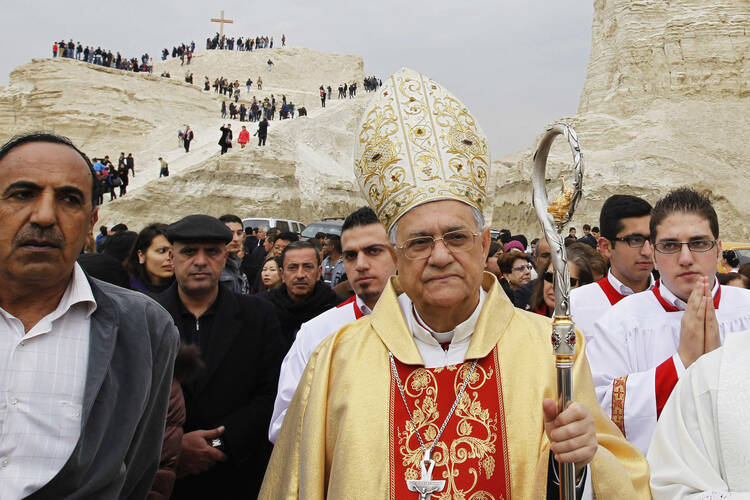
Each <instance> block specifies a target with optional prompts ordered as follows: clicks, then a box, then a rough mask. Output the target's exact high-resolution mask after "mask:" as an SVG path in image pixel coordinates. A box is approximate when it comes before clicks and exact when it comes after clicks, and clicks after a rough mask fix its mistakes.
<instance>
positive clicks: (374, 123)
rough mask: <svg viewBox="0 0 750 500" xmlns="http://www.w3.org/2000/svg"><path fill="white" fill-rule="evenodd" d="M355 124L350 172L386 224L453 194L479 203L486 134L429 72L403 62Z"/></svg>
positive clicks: (482, 196) (487, 164)
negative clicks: (358, 123)
mask: <svg viewBox="0 0 750 500" xmlns="http://www.w3.org/2000/svg"><path fill="white" fill-rule="evenodd" d="M358 131H359V133H358V134H357V137H356V139H355V141H356V144H355V160H354V174H355V176H356V177H357V181H358V182H359V186H360V189H361V190H362V193H363V194H364V196H365V198H366V199H367V200H368V202H369V204H370V206H371V207H372V209H373V210H374V211H375V213H376V214H377V216H378V218H379V219H380V221H381V222H382V223H383V225H385V227H386V229H390V228H391V227H392V226H393V224H394V223H395V222H396V221H397V220H398V219H399V218H400V217H401V216H402V215H404V214H405V213H406V212H408V211H409V210H411V209H412V208H414V207H416V206H418V205H421V204H423V203H427V202H430V201H437V200H458V201H462V202H464V203H467V204H468V205H470V206H472V207H475V208H477V209H478V210H479V211H480V212H481V211H482V210H483V207H484V204H485V202H486V198H487V181H488V173H489V169H490V153H489V148H488V146H487V138H486V137H485V135H484V133H483V132H482V129H481V128H480V127H479V125H478V124H477V122H476V120H475V119H474V117H473V116H472V115H471V113H469V110H468V109H466V107H465V106H464V105H463V104H462V103H461V101H459V100H458V99H456V98H455V97H454V96H453V95H452V94H451V93H450V92H448V91H447V90H446V89H445V88H443V87H442V86H440V85H439V84H438V83H436V82H435V81H433V80H431V79H430V78H429V77H427V76H425V75H423V74H421V73H417V72H416V71H413V70H410V69H407V68H402V69H401V70H399V71H398V72H397V73H395V74H393V75H391V77H390V78H389V79H388V80H387V81H385V82H383V86H382V87H381V88H380V89H379V90H378V91H377V93H376V94H375V96H374V97H373V98H372V100H371V101H370V103H369V104H368V106H367V109H366V110H365V114H364V117H363V119H362V123H361V125H360V127H359V129H358Z"/></svg>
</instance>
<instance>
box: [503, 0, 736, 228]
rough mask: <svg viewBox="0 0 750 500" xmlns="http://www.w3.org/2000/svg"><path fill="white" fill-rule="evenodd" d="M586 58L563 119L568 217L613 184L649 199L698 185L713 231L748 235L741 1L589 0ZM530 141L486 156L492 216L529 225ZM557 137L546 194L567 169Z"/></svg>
mask: <svg viewBox="0 0 750 500" xmlns="http://www.w3.org/2000/svg"><path fill="white" fill-rule="evenodd" d="M594 6H595V9H594V20H593V30H592V49H591V59H590V62H589V67H588V75H587V79H586V84H585V85H584V88H583V92H582V95H581V102H580V105H579V109H578V114H577V115H576V116H573V117H561V118H560V120H561V121H566V122H568V123H570V124H572V125H573V126H574V128H575V129H576V131H577V133H578V138H579V139H580V142H581V148H582V151H583V153H584V166H585V173H584V186H583V187H584V197H583V201H582V202H581V203H580V204H579V205H578V210H577V212H576V216H575V218H574V220H573V222H572V224H571V225H573V226H579V227H580V226H581V225H583V224H584V223H589V224H591V225H592V226H593V225H598V223H599V210H600V208H601V205H602V203H603V202H604V200H605V199H606V198H607V197H609V196H610V195H612V194H616V193H626V194H634V195H638V196H642V197H644V198H645V199H647V200H648V201H650V202H651V203H654V202H655V201H656V200H658V199H659V198H660V197H662V196H663V195H664V194H666V193H667V192H668V191H669V190H670V189H672V188H675V187H678V186H683V185H684V186H690V187H692V188H695V189H697V190H699V191H701V192H704V193H706V194H708V195H709V196H710V197H711V199H712V200H713V202H714V206H715V208H716V210H717V212H718V214H719V223H720V227H721V236H722V238H723V239H724V240H733V239H745V240H746V239H748V238H750V224H747V214H748V213H750V196H748V192H747V185H748V184H747V182H746V179H747V174H746V171H747V165H750V141H748V140H747V131H748V130H749V127H750V58H748V54H750V9H749V8H748V2H747V0H711V1H705V0H684V1H680V2H664V1H662V0H642V1H638V2H633V1H632V0H596V1H595V3H594ZM542 129H543V127H542V128H540V136H539V137H537V139H536V140H535V141H534V143H533V147H530V149H529V150H526V151H521V152H517V153H514V154H511V155H508V156H505V157H503V158H500V159H499V160H498V161H496V162H495V163H494V165H495V166H496V167H498V168H497V170H498V172H497V175H496V179H497V183H498V186H497V187H498V189H497V195H496V203H495V209H494V218H493V219H494V221H493V226H494V227H498V228H499V227H509V228H514V231H524V232H526V234H530V235H534V234H539V233H540V229H539V223H538V221H537V219H536V216H535V215H534V211H533V208H532V206H531V196H530V193H531V181H530V178H531V177H530V172H531V166H532V155H533V153H534V149H535V148H536V144H537V143H538V141H539V139H540V137H541V132H542ZM571 164H572V161H571V156H570V152H569V150H568V146H567V144H565V141H564V140H560V139H558V140H557V141H556V142H555V145H554V147H553V151H552V153H551V154H550V159H549V163H548V168H547V175H548V179H549V182H548V190H549V191H550V194H552V193H553V192H557V190H558V189H559V180H558V179H559V176H560V172H561V170H562V171H564V172H569V171H570V165H571Z"/></svg>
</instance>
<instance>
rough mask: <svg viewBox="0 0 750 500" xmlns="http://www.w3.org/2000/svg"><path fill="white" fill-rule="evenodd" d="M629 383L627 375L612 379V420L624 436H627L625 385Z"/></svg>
mask: <svg viewBox="0 0 750 500" xmlns="http://www.w3.org/2000/svg"><path fill="white" fill-rule="evenodd" d="M627 383H628V376H627V375H626V376H624V377H620V378H616V379H615V380H614V381H612V422H614V423H615V425H616V426H617V428H618V429H620V432H622V435H623V436H625V387H626V386H627Z"/></svg>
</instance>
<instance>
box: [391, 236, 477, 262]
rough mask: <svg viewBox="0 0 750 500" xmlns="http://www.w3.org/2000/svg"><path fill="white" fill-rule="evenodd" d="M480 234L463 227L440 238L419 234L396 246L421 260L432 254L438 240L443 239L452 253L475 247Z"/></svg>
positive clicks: (411, 257)
mask: <svg viewBox="0 0 750 500" xmlns="http://www.w3.org/2000/svg"><path fill="white" fill-rule="evenodd" d="M480 234H481V233H472V232H471V231H469V230H468V229H461V230H458V231H449V232H447V233H445V234H444V235H443V236H441V237H439V238H435V237H433V236H417V237H416V238H409V239H408V240H406V241H405V242H404V244H403V245H401V246H398V245H397V246H396V248H398V249H399V250H402V251H403V252H404V255H406V258H407V259H410V260H420V259H426V258H427V257H429V256H430V254H432V250H433V248H435V243H437V242H438V241H442V242H443V244H444V245H445V248H446V249H447V250H448V251H449V252H450V253H455V252H468V251H469V250H471V249H472V248H474V239H475V238H476V237H477V236H479V235H480Z"/></svg>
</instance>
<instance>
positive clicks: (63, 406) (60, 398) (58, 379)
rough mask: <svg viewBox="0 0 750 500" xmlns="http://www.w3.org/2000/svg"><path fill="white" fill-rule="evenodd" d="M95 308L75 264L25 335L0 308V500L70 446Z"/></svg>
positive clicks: (76, 432)
mask: <svg viewBox="0 0 750 500" xmlns="http://www.w3.org/2000/svg"><path fill="white" fill-rule="evenodd" d="M95 310H96V302H95V301H94V295H93V293H92V292H91V286H90V285H89V282H88V280H87V279H86V275H85V274H84V272H83V270H82V269H81V267H80V266H79V265H78V264H75V266H74V269H73V276H72V279H71V280H70V282H69V283H68V287H67V288H66V289H65V293H64V294H63V296H62V298H61V299H60V302H59V304H58V305H57V308H56V309H55V310H54V311H52V312H51V313H49V314H48V315H46V316H45V317H43V318H42V319H41V320H39V322H38V323H37V324H36V325H34V326H33V327H32V328H31V329H30V330H29V331H28V332H26V331H25V329H24V326H23V323H22V322H21V320H19V319H18V318H16V317H15V316H13V315H12V314H10V313H8V312H7V311H5V310H4V309H3V308H0V498H3V499H5V498H9V499H14V498H22V497H25V496H27V495H30V494H31V493H33V492H35V491H37V490H38V489H39V488H41V487H42V486H44V485H45V484H47V483H48V482H49V481H50V480H51V479H52V478H53V477H54V476H55V475H56V474H57V473H58V472H59V471H60V470H61V469H62V467H63V466H64V465H65V463H66V462H67V461H68V459H69V458H70V455H71V454H72V452H73V450H74V449H75V447H76V444H77V443H78V439H79V437H80V434H81V413H82V404H83V392H84V388H85V383H86V372H87V366H88V358H89V330H90V325H91V314H92V313H93V312H94V311H95Z"/></svg>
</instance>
